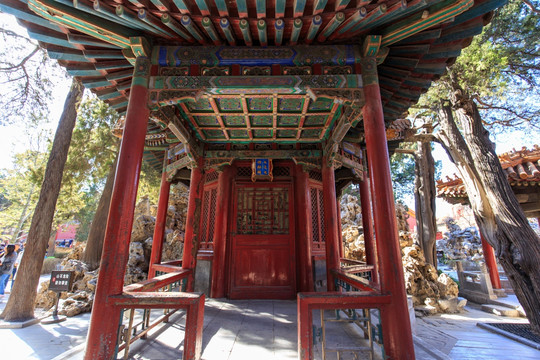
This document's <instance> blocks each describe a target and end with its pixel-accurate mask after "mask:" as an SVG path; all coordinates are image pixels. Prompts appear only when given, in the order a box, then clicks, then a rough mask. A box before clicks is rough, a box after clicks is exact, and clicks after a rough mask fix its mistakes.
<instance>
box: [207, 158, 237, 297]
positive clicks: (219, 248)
mask: <svg viewBox="0 0 540 360" xmlns="http://www.w3.org/2000/svg"><path fill="white" fill-rule="evenodd" d="M233 176H234V173H233V168H232V167H231V166H225V168H224V169H223V172H221V174H219V178H218V188H217V204H216V207H217V209H216V221H215V230H214V260H213V263H212V285H211V291H210V294H211V297H213V298H222V297H225V288H226V286H225V282H226V276H225V255H226V245H227V234H228V231H227V230H228V227H227V226H228V224H229V209H230V206H229V205H230V200H231V191H232V181H233Z"/></svg>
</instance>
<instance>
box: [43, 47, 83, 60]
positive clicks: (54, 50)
mask: <svg viewBox="0 0 540 360" xmlns="http://www.w3.org/2000/svg"><path fill="white" fill-rule="evenodd" d="M47 54H49V57H50V58H51V59H54V60H64V61H75V62H89V61H88V59H87V58H86V57H85V56H84V54H83V52H82V51H80V50H75V49H66V48H63V47H60V46H54V45H50V46H47Z"/></svg>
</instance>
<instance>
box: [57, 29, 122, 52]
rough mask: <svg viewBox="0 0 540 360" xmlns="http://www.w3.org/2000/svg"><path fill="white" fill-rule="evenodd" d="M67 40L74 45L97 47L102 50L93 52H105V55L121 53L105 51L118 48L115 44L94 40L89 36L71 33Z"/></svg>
mask: <svg viewBox="0 0 540 360" xmlns="http://www.w3.org/2000/svg"><path fill="white" fill-rule="evenodd" d="M67 39H68V41H69V42H70V43H72V44H77V45H90V46H95V47H99V48H101V49H99V50H92V51H103V52H105V53H107V52H110V54H112V52H115V53H118V52H119V50H105V49H118V46H116V45H114V44H109V43H106V42H104V41H101V40H98V39H95V38H93V37H91V36H88V35H80V34H72V33H69V34H67ZM103 48H105V49H103Z"/></svg>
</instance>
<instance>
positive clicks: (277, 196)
mask: <svg viewBox="0 0 540 360" xmlns="http://www.w3.org/2000/svg"><path fill="white" fill-rule="evenodd" d="M235 185H236V186H235V191H234V212H233V214H235V215H234V218H233V219H232V223H233V233H232V236H231V246H232V251H231V261H230V264H231V265H230V266H231V270H230V285H229V297H230V298H231V299H247V298H251V299H293V298H294V296H295V295H296V277H295V275H296V274H295V270H296V263H295V249H294V221H293V220H291V219H294V217H293V216H292V214H293V203H294V197H293V191H292V186H291V184H289V183H279V182H273V183H262V182H261V183H255V184H253V183H237V184H235ZM284 201H286V203H284Z"/></svg>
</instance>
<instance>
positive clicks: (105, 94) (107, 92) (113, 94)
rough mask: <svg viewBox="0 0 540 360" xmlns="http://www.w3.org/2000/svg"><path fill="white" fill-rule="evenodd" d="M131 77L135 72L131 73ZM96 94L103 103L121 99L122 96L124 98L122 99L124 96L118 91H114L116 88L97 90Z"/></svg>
mask: <svg viewBox="0 0 540 360" xmlns="http://www.w3.org/2000/svg"><path fill="white" fill-rule="evenodd" d="M131 75H133V71H131ZM95 94H96V95H97V97H98V98H100V99H101V100H103V101H105V100H109V99H114V98H117V97H120V96H122V97H123V96H124V95H122V94H120V93H119V92H118V91H116V89H114V88H109V89H103V90H97V91H96V92H95Z"/></svg>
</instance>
